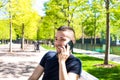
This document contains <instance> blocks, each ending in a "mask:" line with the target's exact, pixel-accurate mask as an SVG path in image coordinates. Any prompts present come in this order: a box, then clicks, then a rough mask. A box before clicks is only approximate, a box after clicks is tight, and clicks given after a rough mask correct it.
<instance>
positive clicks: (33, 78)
mask: <svg viewBox="0 0 120 80" xmlns="http://www.w3.org/2000/svg"><path fill="white" fill-rule="evenodd" d="M43 71H44V68H43V67H42V66H41V65H38V66H37V67H36V68H35V70H34V72H33V74H32V75H31V76H30V77H29V79H28V80H38V79H39V77H40V76H41V75H42V73H43Z"/></svg>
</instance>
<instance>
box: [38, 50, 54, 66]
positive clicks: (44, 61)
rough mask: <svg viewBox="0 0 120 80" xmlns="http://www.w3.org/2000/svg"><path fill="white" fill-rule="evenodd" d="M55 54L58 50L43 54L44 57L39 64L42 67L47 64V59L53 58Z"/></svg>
mask: <svg viewBox="0 0 120 80" xmlns="http://www.w3.org/2000/svg"><path fill="white" fill-rule="evenodd" d="M55 54H56V52H53V51H49V52H47V53H46V54H45V55H44V56H43V58H42V59H41V61H40V63H39V65H41V66H42V67H45V64H46V62H47V60H49V59H50V58H52V57H53V56H54V55H55Z"/></svg>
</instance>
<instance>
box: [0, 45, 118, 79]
mask: <svg viewBox="0 0 120 80" xmlns="http://www.w3.org/2000/svg"><path fill="white" fill-rule="evenodd" d="M40 49H41V50H40V52H39V51H38V52H35V51H34V46H33V45H29V46H28V45H25V50H24V52H23V51H21V50H20V44H13V53H9V52H8V50H9V45H0V80H27V79H28V77H29V76H30V75H31V74H32V72H33V70H34V69H35V67H36V66H37V65H38V63H39V61H40V59H41V58H42V56H43V55H44V54H45V53H46V52H47V51H46V50H45V49H44V48H42V47H40ZM74 52H79V53H84V54H87V55H89V56H94V57H98V58H104V54H101V53H98V52H93V51H86V50H81V49H74ZM109 56H110V60H112V61H115V62H118V63H120V56H116V55H112V54H110V55H109ZM39 80H41V79H39Z"/></svg>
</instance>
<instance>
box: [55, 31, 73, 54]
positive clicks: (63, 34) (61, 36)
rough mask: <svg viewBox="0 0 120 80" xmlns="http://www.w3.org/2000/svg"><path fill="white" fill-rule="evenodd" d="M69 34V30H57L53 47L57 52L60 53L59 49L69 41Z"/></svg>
mask: <svg viewBox="0 0 120 80" xmlns="http://www.w3.org/2000/svg"><path fill="white" fill-rule="evenodd" d="M69 36H71V34H70V33H69V31H57V33H56V36H55V47H56V50H57V52H58V53H60V52H61V51H60V49H59V48H62V47H63V46H65V45H66V44H67V43H68V42H69V41H70V37H69Z"/></svg>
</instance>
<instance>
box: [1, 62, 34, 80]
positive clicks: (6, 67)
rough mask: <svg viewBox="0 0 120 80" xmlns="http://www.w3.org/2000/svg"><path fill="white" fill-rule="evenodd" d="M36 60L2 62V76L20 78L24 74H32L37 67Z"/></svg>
mask: <svg viewBox="0 0 120 80" xmlns="http://www.w3.org/2000/svg"><path fill="white" fill-rule="evenodd" d="M35 65H36V63H35V62H29V63H28V62H19V63H10V62H8V63H7V62H6V63H4V62H0V78H9V77H14V78H19V77H21V76H22V77H24V76H30V75H31V73H32V72H33V70H34V69H35Z"/></svg>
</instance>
